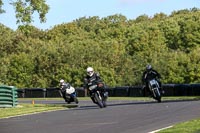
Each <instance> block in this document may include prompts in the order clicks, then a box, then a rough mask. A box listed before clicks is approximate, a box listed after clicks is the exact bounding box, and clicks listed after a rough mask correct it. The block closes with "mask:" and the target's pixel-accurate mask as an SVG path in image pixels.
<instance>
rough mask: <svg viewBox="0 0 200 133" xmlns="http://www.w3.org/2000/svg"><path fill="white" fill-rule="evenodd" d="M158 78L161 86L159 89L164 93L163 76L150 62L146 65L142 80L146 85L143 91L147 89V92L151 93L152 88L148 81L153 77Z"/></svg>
mask: <svg viewBox="0 0 200 133" xmlns="http://www.w3.org/2000/svg"><path fill="white" fill-rule="evenodd" d="M154 78H155V79H157V81H158V84H159V86H160V88H159V90H160V92H161V93H162V94H164V90H163V89H162V84H161V82H160V80H159V79H160V78H161V75H160V74H159V73H158V72H157V71H156V70H154V69H153V68H152V66H151V65H150V64H148V65H147V66H146V70H145V71H144V72H143V75H142V82H143V84H144V85H145V86H144V87H143V88H142V89H143V91H144V92H145V90H147V92H148V93H149V94H151V93H150V92H151V91H150V89H149V86H148V81H149V80H151V79H154Z"/></svg>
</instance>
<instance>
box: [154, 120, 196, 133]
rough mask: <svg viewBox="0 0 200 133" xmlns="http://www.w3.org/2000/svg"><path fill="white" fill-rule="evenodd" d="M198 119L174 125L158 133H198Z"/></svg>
mask: <svg viewBox="0 0 200 133" xmlns="http://www.w3.org/2000/svg"><path fill="white" fill-rule="evenodd" d="M199 125H200V119H195V120H191V121H187V122H183V123H179V124H176V125H174V126H173V127H171V128H168V129H165V130H162V131H159V132H158V133H200V126H199Z"/></svg>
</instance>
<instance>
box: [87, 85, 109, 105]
mask: <svg viewBox="0 0 200 133" xmlns="http://www.w3.org/2000/svg"><path fill="white" fill-rule="evenodd" d="M99 86H101V84H98V85H92V86H90V87H89V91H90V92H91V98H92V99H93V100H94V103H96V104H97V105H98V106H99V107H100V108H104V107H106V106H107V104H106V100H107V96H104V94H102V93H101V92H100V91H99V89H100V88H99Z"/></svg>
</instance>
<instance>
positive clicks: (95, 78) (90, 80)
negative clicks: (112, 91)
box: [83, 67, 108, 103]
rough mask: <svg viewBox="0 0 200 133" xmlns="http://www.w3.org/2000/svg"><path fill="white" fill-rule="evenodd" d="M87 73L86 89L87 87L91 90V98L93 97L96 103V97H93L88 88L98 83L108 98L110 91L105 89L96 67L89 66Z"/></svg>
mask: <svg viewBox="0 0 200 133" xmlns="http://www.w3.org/2000/svg"><path fill="white" fill-rule="evenodd" d="M86 71H87V75H86V77H85V78H84V86H83V87H84V89H86V90H87V91H88V92H89V95H90V98H91V99H92V101H93V103H96V102H95V100H94V97H92V93H91V91H90V90H89V89H88V88H89V87H90V86H92V85H95V84H96V85H98V87H99V90H100V92H101V94H102V96H103V97H104V98H105V99H107V97H108V93H107V92H106V91H105V86H104V84H103V81H102V79H101V77H100V75H99V73H98V72H94V69H93V68H92V67H88V68H87V70H86Z"/></svg>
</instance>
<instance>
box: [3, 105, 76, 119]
mask: <svg viewBox="0 0 200 133" xmlns="http://www.w3.org/2000/svg"><path fill="white" fill-rule="evenodd" d="M76 106H77V105H64V104H63V105H55V104H51V105H48V104H19V105H18V106H17V107H13V108H0V118H7V117H11V116H18V115H24V114H32V113H38V112H46V111H52V110H61V109H68V108H72V107H76Z"/></svg>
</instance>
